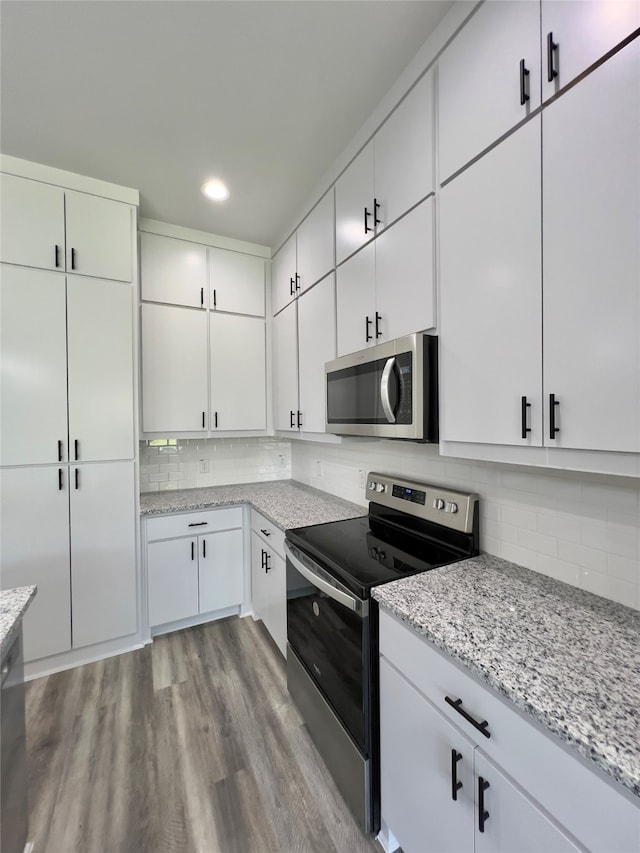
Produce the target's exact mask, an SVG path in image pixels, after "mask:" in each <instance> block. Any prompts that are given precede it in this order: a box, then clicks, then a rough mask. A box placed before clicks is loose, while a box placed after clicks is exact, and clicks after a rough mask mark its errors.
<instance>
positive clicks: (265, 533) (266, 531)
mask: <svg viewBox="0 0 640 853" xmlns="http://www.w3.org/2000/svg"><path fill="white" fill-rule="evenodd" d="M260 533H264V535H265V536H271V531H270V530H265V528H264V527H261V528H260Z"/></svg>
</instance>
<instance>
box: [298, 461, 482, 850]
mask: <svg viewBox="0 0 640 853" xmlns="http://www.w3.org/2000/svg"><path fill="white" fill-rule="evenodd" d="M366 497H367V499H368V500H369V514H368V515H364V516H362V517H360V518H352V519H348V520H346V521H334V522H329V523H327V524H316V525H312V526H310V527H299V528H296V529H294V530H289V531H287V534H286V541H285V551H286V558H287V640H288V643H287V684H288V688H289V692H290V694H291V696H292V697H293V700H294V702H295V703H296V705H297V707H298V709H299V711H300V712H301V714H302V716H303V718H304V721H305V723H306V725H307V728H308V730H309V732H310V734H311V737H312V738H313V740H314V742H315V744H316V746H317V747H318V749H319V751H320V753H321V755H322V757H323V759H324V761H325V763H326V765H327V767H328V769H329V771H330V772H331V774H332V776H333V778H334V779H335V782H336V784H337V786H338V788H339V789H340V791H341V793H342V795H343V797H344V798H345V800H346V802H347V804H348V805H349V807H350V809H351V811H352V812H353V814H354V815H355V817H356V819H357V820H358V822H359V824H360V826H361V827H362V829H363V830H364V831H365V832H367V833H376V832H377V831H378V830H379V828H380V770H379V720H378V707H379V693H378V608H377V603H376V601H375V600H374V599H373V598H372V597H371V590H372V588H373V587H374V586H377V585H378V584H383V583H388V582H390V581H393V580H397V579H399V578H403V577H406V576H408V575H412V574H417V573H418V572H424V571H428V570H430V569H435V568H437V567H439V566H446V565H448V564H449V563H455V562H457V561H459V560H463V559H465V558H467V557H472V556H475V555H476V554H478V526H479V520H478V496H477V495H475V494H466V493H462V492H458V491H455V490H452V489H447V488H445V487H442V486H437V485H431V484H428V483H417V482H413V481H411V480H407V479H404V478H400V477H393V476H389V475H386V474H376V473H371V474H369V476H368V477H367V484H366Z"/></svg>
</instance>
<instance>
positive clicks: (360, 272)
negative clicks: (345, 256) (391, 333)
mask: <svg viewBox="0 0 640 853" xmlns="http://www.w3.org/2000/svg"><path fill="white" fill-rule="evenodd" d="M375 300H376V254H375V243H371V245H369V246H366V247H365V248H364V249H363V250H362V251H361V252H358V254H357V255H354V256H353V257H352V258H349V260H348V261H346V263H344V264H342V265H341V266H339V267H338V269H337V270H336V308H337V344H336V346H337V354H338V355H339V356H340V355H346V353H349V352H357V351H358V350H361V349H364V348H365V347H367V346H371V345H372V344H375V343H376V335H375V321H376V316H375V315H376V309H375Z"/></svg>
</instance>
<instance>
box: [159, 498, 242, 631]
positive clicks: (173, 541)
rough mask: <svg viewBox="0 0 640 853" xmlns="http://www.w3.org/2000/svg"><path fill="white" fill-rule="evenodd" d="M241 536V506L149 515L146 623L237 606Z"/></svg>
mask: <svg viewBox="0 0 640 853" xmlns="http://www.w3.org/2000/svg"><path fill="white" fill-rule="evenodd" d="M204 531H206V532H204ZM243 535H244V534H243V528H242V508H241V507H233V508H225V509H219V510H208V511H204V512H193V513H182V514H175V515H168V516H162V517H159V518H153V519H149V520H148V521H147V524H146V539H147V598H148V612H149V625H150V626H151V627H152V628H153V627H156V626H159V625H167V624H170V623H172V622H179V621H180V620H183V619H190V618H193V617H195V616H198V615H201V614H206V613H215V611H217V610H224V609H225V608H229V607H240V605H241V604H243V602H244V598H245V595H244V546H243Z"/></svg>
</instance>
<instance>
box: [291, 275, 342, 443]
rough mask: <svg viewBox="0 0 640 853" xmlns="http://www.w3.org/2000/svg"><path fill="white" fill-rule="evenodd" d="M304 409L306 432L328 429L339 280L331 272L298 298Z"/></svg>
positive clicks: (302, 404) (301, 397) (300, 366)
mask: <svg viewBox="0 0 640 853" xmlns="http://www.w3.org/2000/svg"><path fill="white" fill-rule="evenodd" d="M298 350H299V352H298V356H299V371H298V374H299V383H300V412H301V424H302V429H303V430H304V431H305V432H324V431H325V422H326V387H325V374H324V365H325V362H327V361H331V360H332V359H334V358H335V357H336V280H335V273H331V274H330V275H328V276H327V277H326V278H324V279H323V280H322V281H321V282H319V283H318V284H317V285H316V286H315V287H313V288H312V289H311V290H309V291H308V292H307V293H304V294H303V295H302V296H301V297H300V299H299V300H298Z"/></svg>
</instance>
